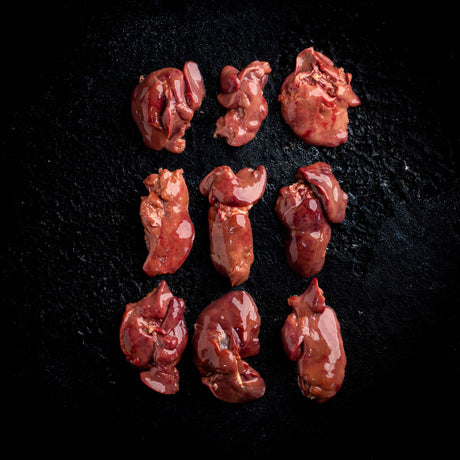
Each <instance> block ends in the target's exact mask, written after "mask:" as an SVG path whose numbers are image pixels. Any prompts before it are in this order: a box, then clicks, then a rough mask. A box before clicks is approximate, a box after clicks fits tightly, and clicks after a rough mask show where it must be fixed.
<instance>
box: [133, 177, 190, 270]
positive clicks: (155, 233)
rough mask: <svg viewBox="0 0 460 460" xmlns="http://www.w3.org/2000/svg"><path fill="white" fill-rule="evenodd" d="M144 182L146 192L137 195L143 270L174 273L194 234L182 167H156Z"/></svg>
mask: <svg viewBox="0 0 460 460" xmlns="http://www.w3.org/2000/svg"><path fill="white" fill-rule="evenodd" d="M144 184H145V186H146V187H147V189H148V190H149V194H148V196H144V197H142V198H141V205H140V211H139V214H140V216H141V220H142V224H143V226H144V233H145V242H146V245H147V249H148V255H147V258H146V260H145V262H144V266H143V270H144V272H145V273H146V274H147V275H148V276H156V275H160V274H165V273H175V272H176V271H177V270H178V269H179V267H180V266H181V265H182V264H183V263H184V261H185V259H186V258H187V256H188V255H189V253H190V251H191V249H192V245H193V241H194V238H195V228H194V226H193V223H192V221H191V219H190V216H189V213H188V189H187V185H186V183H185V180H184V178H183V171H182V169H177V170H176V171H173V172H171V171H168V170H167V169H161V168H160V170H159V172H158V174H151V175H150V176H148V177H147V178H146V179H145V180H144Z"/></svg>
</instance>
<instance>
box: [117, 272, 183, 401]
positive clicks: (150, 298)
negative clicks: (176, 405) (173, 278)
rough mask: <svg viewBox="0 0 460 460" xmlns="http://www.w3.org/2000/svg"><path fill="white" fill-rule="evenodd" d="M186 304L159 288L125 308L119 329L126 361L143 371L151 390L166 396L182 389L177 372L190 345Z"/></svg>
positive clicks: (164, 289)
mask: <svg viewBox="0 0 460 460" xmlns="http://www.w3.org/2000/svg"><path fill="white" fill-rule="evenodd" d="M184 311H185V303H184V301H183V300H182V299H179V298H177V297H174V296H173V295H172V293H171V291H170V290H169V288H168V285H167V284H166V281H160V283H159V284H158V286H157V287H156V288H155V289H154V290H153V291H152V292H151V293H150V294H148V295H147V296H146V297H144V298H143V299H142V300H140V301H139V302H137V303H129V304H128V305H126V312H125V314H124V315H123V320H122V322H121V327H120V345H121V349H122V350H123V353H124V354H125V356H126V359H127V360H128V361H129V362H130V363H131V364H132V365H134V366H137V367H138V368H139V369H141V373H140V377H141V380H142V382H144V383H145V384H146V385H147V386H148V387H150V388H152V389H153V390H155V391H157V392H159V393H163V394H173V393H176V392H177V391H178V390H179V371H178V370H177V369H176V366H177V364H178V362H179V361H180V358H181V356H182V353H183V351H184V349H185V347H186V345H187V338H188V334H187V329H186V326H185V322H184Z"/></svg>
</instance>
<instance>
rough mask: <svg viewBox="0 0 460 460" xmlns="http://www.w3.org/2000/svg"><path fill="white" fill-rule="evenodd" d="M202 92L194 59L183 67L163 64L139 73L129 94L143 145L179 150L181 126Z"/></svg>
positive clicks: (187, 124)
mask: <svg viewBox="0 0 460 460" xmlns="http://www.w3.org/2000/svg"><path fill="white" fill-rule="evenodd" d="M204 96H205V88H204V83H203V79H202V77H201V74H200V71H199V69H198V66H197V64H196V63H195V62H191V61H188V62H186V63H185V65H184V69H183V71H180V70H179V69H175V68H172V67H167V68H165V69H160V70H157V71H155V72H152V73H150V74H149V75H147V77H144V76H142V77H140V79H139V84H138V85H137V86H136V88H135V89H134V91H133V94H132V96H131V113H132V116H133V118H134V121H135V122H136V124H137V126H138V128H139V130H140V132H141V134H142V138H143V140H144V143H145V145H146V146H147V147H148V148H150V149H153V150H162V149H166V150H168V151H170V152H173V153H181V152H183V150H184V149H185V140H184V139H183V136H184V134H185V130H186V129H187V128H189V127H190V121H191V119H192V117H193V114H194V113H195V112H196V111H197V110H198V109H199V108H200V106H201V103H202V101H203V98H204Z"/></svg>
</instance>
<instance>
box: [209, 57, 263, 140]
mask: <svg viewBox="0 0 460 460" xmlns="http://www.w3.org/2000/svg"><path fill="white" fill-rule="evenodd" d="M270 72H271V68H270V64H269V63H268V62H261V61H253V62H251V63H250V64H249V65H248V66H247V67H245V68H244V69H243V70H241V71H239V70H238V69H236V68H235V67H232V66H225V67H224V68H223V69H222V71H221V74H220V88H221V91H222V92H221V93H219V94H218V96H217V100H218V101H219V103H220V104H221V105H222V106H223V107H225V108H226V109H227V113H226V114H225V116H223V117H220V118H219V119H218V120H217V123H216V130H215V132H214V137H217V136H221V137H224V138H225V139H226V140H227V143H228V144H229V145H232V146H234V147H239V146H241V145H244V144H247V143H248V142H249V141H251V140H252V139H254V137H255V135H256V134H257V132H258V131H259V128H260V126H261V124H262V122H263V121H264V120H265V118H266V117H267V114H268V106H267V101H266V100H265V98H264V95H263V89H264V87H265V84H266V83H267V79H268V75H269V74H270Z"/></svg>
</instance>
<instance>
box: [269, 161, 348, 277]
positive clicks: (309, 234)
mask: <svg viewBox="0 0 460 460" xmlns="http://www.w3.org/2000/svg"><path fill="white" fill-rule="evenodd" d="M296 178H297V180H298V181H297V182H296V183H294V184H292V185H289V186H286V187H283V188H282V189H281V190H280V191H279V194H278V199H277V202H276V213H277V215H278V217H279V219H280V220H281V222H282V223H283V225H285V226H286V227H287V228H288V229H289V232H288V235H287V237H286V242H285V247H286V259H287V262H288V265H289V267H290V268H291V269H292V270H293V271H294V272H296V273H298V274H299V275H301V276H303V277H305V278H309V277H311V276H314V275H316V274H317V273H319V272H320V271H321V269H322V268H323V265H324V261H325V256H326V249H327V246H328V244H329V241H330V238H331V226H330V222H331V223H340V222H342V221H343V220H344V218H345V209H346V206H347V202H348V195H347V194H346V193H344V192H343V191H342V189H341V188H340V185H339V183H338V182H337V179H336V178H335V177H334V175H333V174H332V171H331V167H330V166H329V165H328V164H326V163H323V162H317V163H314V164H312V165H310V166H305V167H302V168H299V170H298V172H297V174H296Z"/></svg>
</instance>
